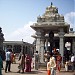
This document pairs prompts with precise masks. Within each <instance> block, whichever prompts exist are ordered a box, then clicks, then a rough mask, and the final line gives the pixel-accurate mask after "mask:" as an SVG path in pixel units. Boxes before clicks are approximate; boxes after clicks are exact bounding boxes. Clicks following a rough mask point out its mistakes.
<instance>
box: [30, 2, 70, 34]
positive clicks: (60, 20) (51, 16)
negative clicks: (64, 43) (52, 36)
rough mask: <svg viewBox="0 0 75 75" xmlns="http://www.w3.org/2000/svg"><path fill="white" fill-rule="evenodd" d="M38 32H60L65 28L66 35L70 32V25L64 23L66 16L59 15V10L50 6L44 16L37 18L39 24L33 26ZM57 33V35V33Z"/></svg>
mask: <svg viewBox="0 0 75 75" xmlns="http://www.w3.org/2000/svg"><path fill="white" fill-rule="evenodd" d="M31 27H32V28H33V29H34V30H35V31H37V30H38V29H41V30H44V31H50V30H52V31H57V32H58V31H59V29H60V28H62V27H63V29H64V31H65V33H67V32H69V27H70V25H69V24H68V23H66V22H65V21H64V16H63V15H61V14H59V13H58V8H57V7H55V6H54V5H53V3H52V2H51V5H50V6H48V7H47V8H46V10H45V13H44V14H43V15H42V16H38V17H37V23H34V24H33V25H31ZM57 32H56V33H57Z"/></svg>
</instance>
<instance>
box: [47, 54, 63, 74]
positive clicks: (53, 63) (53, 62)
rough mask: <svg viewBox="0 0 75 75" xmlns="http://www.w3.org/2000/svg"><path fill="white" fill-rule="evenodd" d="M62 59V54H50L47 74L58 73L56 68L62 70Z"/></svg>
mask: <svg viewBox="0 0 75 75" xmlns="http://www.w3.org/2000/svg"><path fill="white" fill-rule="evenodd" d="M61 61H62V57H61V55H60V54H58V55H57V57H55V56H53V53H51V54H50V59H49V61H48V62H47V74H48V75H56V69H57V70H58V71H59V72H60V70H61Z"/></svg>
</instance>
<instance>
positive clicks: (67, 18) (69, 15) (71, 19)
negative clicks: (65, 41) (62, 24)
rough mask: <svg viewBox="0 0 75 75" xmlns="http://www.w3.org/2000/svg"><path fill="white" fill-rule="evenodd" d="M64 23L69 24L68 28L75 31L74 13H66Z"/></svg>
mask: <svg viewBox="0 0 75 75" xmlns="http://www.w3.org/2000/svg"><path fill="white" fill-rule="evenodd" d="M64 17H65V21H66V22H67V23H69V24H70V27H72V28H74V30H75V25H74V24H75V12H70V13H67V14H66V15H65V16H64Z"/></svg>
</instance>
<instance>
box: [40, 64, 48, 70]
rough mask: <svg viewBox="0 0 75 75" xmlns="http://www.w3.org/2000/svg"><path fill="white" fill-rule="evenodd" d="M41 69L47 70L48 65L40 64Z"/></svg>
mask: <svg viewBox="0 0 75 75" xmlns="http://www.w3.org/2000/svg"><path fill="white" fill-rule="evenodd" d="M39 68H41V69H46V68H47V63H39Z"/></svg>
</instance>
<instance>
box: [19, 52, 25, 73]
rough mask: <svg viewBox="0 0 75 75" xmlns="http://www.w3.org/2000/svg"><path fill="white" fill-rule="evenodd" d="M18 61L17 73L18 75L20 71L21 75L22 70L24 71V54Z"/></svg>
mask: <svg viewBox="0 0 75 75" xmlns="http://www.w3.org/2000/svg"><path fill="white" fill-rule="evenodd" d="M18 61H20V63H19V66H18V68H19V71H18V73H20V72H21V70H22V73H24V69H25V54H24V53H22V55H21V56H20V58H19V60H18Z"/></svg>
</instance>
